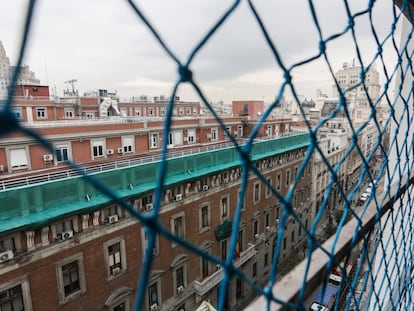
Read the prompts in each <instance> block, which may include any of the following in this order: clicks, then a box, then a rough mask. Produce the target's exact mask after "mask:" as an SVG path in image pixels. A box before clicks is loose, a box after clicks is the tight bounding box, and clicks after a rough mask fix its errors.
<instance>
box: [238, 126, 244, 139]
mask: <svg viewBox="0 0 414 311" xmlns="http://www.w3.org/2000/svg"><path fill="white" fill-rule="evenodd" d="M237 137H243V125H237Z"/></svg>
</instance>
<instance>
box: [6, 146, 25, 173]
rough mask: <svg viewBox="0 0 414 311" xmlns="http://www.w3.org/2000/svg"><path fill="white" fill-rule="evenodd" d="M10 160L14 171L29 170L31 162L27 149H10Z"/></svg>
mask: <svg viewBox="0 0 414 311" xmlns="http://www.w3.org/2000/svg"><path fill="white" fill-rule="evenodd" d="M9 159H10V166H11V168H12V170H17V169H25V168H28V165H29V161H28V159H27V150H26V148H19V149H10V151H9Z"/></svg>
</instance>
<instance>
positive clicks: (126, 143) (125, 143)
mask: <svg viewBox="0 0 414 311" xmlns="http://www.w3.org/2000/svg"><path fill="white" fill-rule="evenodd" d="M121 141H122V150H123V152H124V153H134V152H135V142H134V136H133V135H128V136H122V137H121Z"/></svg>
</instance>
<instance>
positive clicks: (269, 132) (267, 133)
mask: <svg viewBox="0 0 414 311" xmlns="http://www.w3.org/2000/svg"><path fill="white" fill-rule="evenodd" d="M266 136H267V137H271V136H272V126H271V125H268V126H267V127H266Z"/></svg>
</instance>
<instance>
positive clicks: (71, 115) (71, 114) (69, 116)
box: [64, 108, 75, 119]
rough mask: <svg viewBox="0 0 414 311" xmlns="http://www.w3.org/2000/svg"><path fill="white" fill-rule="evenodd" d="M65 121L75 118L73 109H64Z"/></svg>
mask: <svg viewBox="0 0 414 311" xmlns="http://www.w3.org/2000/svg"><path fill="white" fill-rule="evenodd" d="M64 112H65V119H74V118H75V109H73V108H65V109H64Z"/></svg>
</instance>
